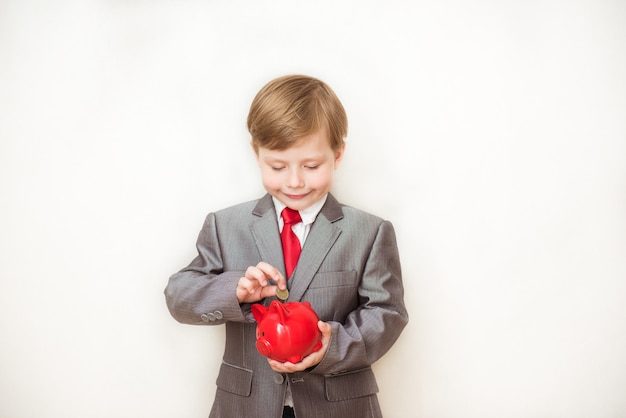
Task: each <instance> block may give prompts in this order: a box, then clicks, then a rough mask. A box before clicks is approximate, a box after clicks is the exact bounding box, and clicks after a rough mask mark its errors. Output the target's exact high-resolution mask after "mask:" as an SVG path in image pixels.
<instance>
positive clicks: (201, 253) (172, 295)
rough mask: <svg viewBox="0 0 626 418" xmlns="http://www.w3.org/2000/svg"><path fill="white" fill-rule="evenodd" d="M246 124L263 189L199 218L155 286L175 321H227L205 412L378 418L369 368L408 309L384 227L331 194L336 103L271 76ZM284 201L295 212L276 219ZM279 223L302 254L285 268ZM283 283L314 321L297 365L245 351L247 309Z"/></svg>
mask: <svg viewBox="0 0 626 418" xmlns="http://www.w3.org/2000/svg"><path fill="white" fill-rule="evenodd" d="M248 130H249V131H250V134H251V136H252V148H253V150H254V152H255V154H256V158H257V162H258V165H259V168H260V171H261V179H262V182H263V186H264V188H265V190H266V191H267V194H266V195H265V196H264V197H262V198H261V199H259V200H256V201H251V202H247V203H243V204H239V205H236V206H234V207H230V208H227V209H223V210H221V211H218V212H215V213H210V214H209V215H208V216H207V218H206V220H205V223H204V226H203V227H202V230H201V232H200V234H199V237H198V241H197V249H198V256H197V257H196V258H195V259H194V260H193V261H192V262H191V264H190V265H189V266H187V267H186V268H184V269H183V270H181V271H180V272H178V273H176V274H174V275H173V276H172V277H171V278H170V280H169V283H168V285H167V288H166V289H165V295H166V301H167V305H168V308H169V310H170V312H171V314H172V316H173V317H174V318H175V319H176V320H178V321H179V322H182V323H187V324H208V325H217V324H224V323H225V324H226V347H225V351H224V357H223V362H222V365H221V368H220V371H219V375H218V378H217V392H216V395H215V401H214V403H213V408H212V409H211V415H210V416H211V417H219V418H225V417H232V418H242V417H246V418H249V417H271V418H279V417H281V416H283V417H287V416H295V417H297V418H308V417H314V418H320V417H324V418H333V417H341V418H351V417H354V418H363V417H381V416H382V414H381V411H380V407H379V404H378V400H377V395H376V393H377V392H378V387H377V385H376V380H375V378H374V374H373V372H372V369H371V367H370V366H371V364H372V363H374V362H375V361H376V360H378V359H379V358H380V357H381V356H382V355H383V354H385V353H386V352H387V351H388V350H389V348H390V347H391V346H392V344H393V343H394V342H395V341H396V339H397V338H398V336H399V335H400V333H401V331H402V329H403V328H404V327H405V325H406V323H407V321H408V315H407V312H406V309H405V307H404V301H403V294H404V290H403V285H402V279H401V272H400V261H399V256H398V249H397V246H396V239H395V233H394V229H393V226H392V225H391V223H389V222H388V221H384V220H382V219H380V218H378V217H375V216H373V215H370V214H367V213H364V212H362V211H359V210H356V209H354V208H351V207H347V206H343V205H341V204H340V203H338V202H337V200H335V198H334V196H333V195H332V194H331V193H330V189H331V186H332V181H333V174H334V171H335V170H336V169H337V168H338V167H339V165H340V163H341V160H342V157H343V154H344V150H345V144H344V138H345V136H346V135H347V118H346V114H345V111H344V108H343V106H342V104H341V102H340V101H339V99H338V98H337V97H336V95H335V94H334V92H333V91H332V90H331V89H330V88H329V87H328V86H327V85H326V84H325V83H323V82H322V81H320V80H317V79H315V78H311V77H307V76H300V75H293V76H285V77H280V78H278V79H275V80H273V81H271V82H269V83H268V84H267V85H265V86H264V87H263V88H262V89H261V91H259V93H258V94H257V96H256V97H255V98H254V100H253V102H252V105H251V107H250V112H249V115H248ZM284 208H290V209H292V210H294V211H296V212H293V211H292V212H291V213H292V214H293V213H295V214H296V215H294V216H296V218H297V219H296V220H295V221H294V220H287V223H288V224H287V225H285V221H284V220H283V216H282V212H283V209H284ZM288 210H289V209H288ZM298 215H299V217H298ZM284 216H285V219H288V217H287V215H284ZM289 229H291V230H292V231H293V232H294V233H295V235H296V236H297V241H295V242H296V243H297V244H295V247H296V250H295V251H296V252H300V251H301V253H300V255H299V258H298V259H297V262H295V261H294V262H293V263H295V266H293V265H291V264H293V263H292V262H290V261H289V259H288V260H286V261H285V259H284V256H283V250H282V248H283V246H286V245H288V244H282V245H281V235H283V234H291V231H289ZM292 239H295V237H293V236H292ZM291 270H293V271H291ZM285 289H288V291H289V297H288V301H290V302H293V301H309V302H310V303H311V305H312V307H313V309H314V310H315V311H316V312H317V314H318V316H319V318H320V322H319V323H318V326H319V329H320V331H321V332H322V348H321V349H320V350H319V351H316V352H314V353H312V354H310V355H309V356H307V357H305V358H304V359H302V360H301V361H300V362H299V363H297V364H292V363H289V362H287V363H279V362H277V361H274V360H270V359H267V358H265V357H263V356H261V354H259V353H258V351H257V349H256V346H255V341H256V336H255V331H256V323H255V322H254V318H253V316H252V314H251V304H253V303H263V304H265V305H268V304H269V302H270V301H271V300H273V299H275V298H276V292H277V290H280V292H281V293H282V292H283V291H284V290H285ZM294 414H295V415H294Z"/></svg>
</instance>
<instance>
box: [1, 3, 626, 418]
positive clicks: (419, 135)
mask: <svg viewBox="0 0 626 418" xmlns="http://www.w3.org/2000/svg"><path fill="white" fill-rule="evenodd" d="M625 51H626V3H624V2H623V1H619V0H614V1H607V0H604V1H603V0H581V1H565V0H563V1H550V0H545V1H539V0H536V1H535V0H533V1H521V0H519V1H513V0H507V1H488V0H481V1H470V2H468V1H460V0H444V1H439V2H435V1H412V2H409V1H406V2H402V1H397V0H396V1H385V2H382V1H378V2H374V1H344V2H334V1H308V2H297V1H286V0H279V1H276V0H274V1H269V0H268V1H241V0H236V1H199V0H193V1H184V2H182V1H173V0H170V1H166V0H159V1H140V0H136V1H123V0H99V1H97V0H90V1H78V0H77V1H69V0H59V1H55V2H45V1H35V0H5V1H1V2H0V197H1V199H2V201H1V204H0V215H1V216H0V332H1V334H0V335H1V337H0V417H10V418H26V417H28V418H30V417H38V418H39V417H54V418H57V417H58V418H85V417H89V418H91V417H94V418H98V417H107V418H110V417H155V418H158V417H162V418H171V417H177V418H180V417H183V418H186V417H189V418H193V417H203V416H207V415H208V411H209V408H210V405H211V402H212V398H213V392H214V381H215V377H216V373H217V367H218V365H219V362H220V358H221V351H222V343H223V336H222V332H223V330H222V328H221V327H216V328H211V327H193V326H184V325H180V324H178V323H176V322H175V321H174V320H173V319H172V318H171V317H170V316H169V314H168V312H167V309H166V307H165V302H164V298H163V295H162V291H163V288H164V287H165V285H166V283H167V278H168V277H169V275H170V274H172V273H174V272H175V271H177V270H178V269H180V268H182V267H183V266H185V265H186V264H187V263H188V262H189V261H190V260H191V259H192V258H193V256H194V255H195V248H194V244H195V238H196V235H197V233H198V231H199V229H200V227H201V225H202V221H203V219H204V216H205V214H206V213H207V212H208V211H211V210H216V209H221V208H223V207H225V206H227V205H230V204H233V203H237V202H240V201H244V200H249V199H253V198H256V197H258V196H260V195H261V193H262V188H261V185H260V181H259V180H258V175H257V168H256V166H255V163H254V159H253V156H252V153H251V151H250V149H249V147H248V135H247V132H246V129H245V118H246V115H247V110H248V106H249V103H250V101H251V100H252V98H253V96H254V94H255V93H256V92H257V90H258V89H259V88H260V87H261V86H262V85H263V84H264V83H265V82H267V81H269V80H270V79H271V78H273V77H275V76H278V75H283V74H286V73H292V72H301V73H307V74H311V75H314V76H318V77H320V78H322V79H324V80H325V81H327V82H328V83H329V84H330V85H331V86H332V87H333V88H334V89H335V90H336V92H337V93H338V95H339V96H340V97H341V99H342V100H343V102H344V105H345V106H346V108H347V111H348V113H349V117H350V124H351V125H350V134H349V138H348V141H349V142H348V144H349V145H348V153H347V154H346V159H345V161H344V165H343V166H342V167H341V168H340V170H339V172H338V176H339V178H338V180H337V183H336V187H335V194H336V195H337V196H338V197H339V198H340V199H341V200H342V201H344V202H345V203H348V204H351V205H355V206H358V207H361V208H363V209H366V210H368V211H370V212H373V213H376V214H379V215H381V216H383V217H385V218H387V219H390V220H391V221H392V222H394V224H395V225H396V228H397V233H398V239H399V244H400V248H401V255H402V260H403V268H404V275H405V285H406V302H407V304H408V307H409V310H410V315H411V322H410V324H409V326H408V328H407V329H406V331H405V332H404V334H403V335H402V337H401V338H400V340H399V341H398V343H397V344H396V345H395V346H394V348H393V349H392V351H391V352H390V353H389V354H388V355H387V356H385V357H384V358H383V359H382V360H381V361H379V362H378V363H377V364H376V365H375V369H376V372H377V375H378V378H379V383H380V388H381V394H380V400H381V403H382V405H383V407H384V410H385V412H386V416H387V417H400V416H402V417H429V418H473V417H476V418H516V417H519V418H522V417H523V418H535V417H536V418H544V417H545V418H552V417H563V418H577V417H580V418H588V417H594V418H604V417H607V418H608V417H611V418H615V417H626V396H624V394H625V393H626V332H625V330H626V303H625V300H626V76H625V74H626V54H625Z"/></svg>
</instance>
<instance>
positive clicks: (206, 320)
mask: <svg viewBox="0 0 626 418" xmlns="http://www.w3.org/2000/svg"><path fill="white" fill-rule="evenodd" d="M200 319H202V320H203V321H204V322H209V315H207V314H205V313H203V314H202V315H200Z"/></svg>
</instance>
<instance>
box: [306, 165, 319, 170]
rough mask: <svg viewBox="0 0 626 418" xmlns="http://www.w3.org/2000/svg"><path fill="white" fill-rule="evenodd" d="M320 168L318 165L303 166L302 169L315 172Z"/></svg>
mask: <svg viewBox="0 0 626 418" xmlns="http://www.w3.org/2000/svg"><path fill="white" fill-rule="evenodd" d="M319 167H320V166H319V165H305V166H304V168H306V169H307V170H317V169H318V168H319Z"/></svg>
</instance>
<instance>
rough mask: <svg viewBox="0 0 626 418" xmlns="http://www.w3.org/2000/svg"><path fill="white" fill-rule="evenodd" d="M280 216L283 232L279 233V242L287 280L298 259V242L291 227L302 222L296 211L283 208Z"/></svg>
mask: <svg viewBox="0 0 626 418" xmlns="http://www.w3.org/2000/svg"><path fill="white" fill-rule="evenodd" d="M281 216H282V217H283V222H284V223H285V224H284V225H283V230H282V232H281V233H280V240H281V241H282V243H283V254H284V256H285V273H287V278H289V276H291V273H292V272H293V269H295V268H296V264H298V257H300V251H301V249H300V240H299V239H298V237H297V236H296V234H295V233H294V232H293V230H292V229H291V227H292V226H293V225H295V224H297V223H299V222H302V218H300V213H298V211H297V210H293V209H289V208H285V209H283V211H282V213H281Z"/></svg>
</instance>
